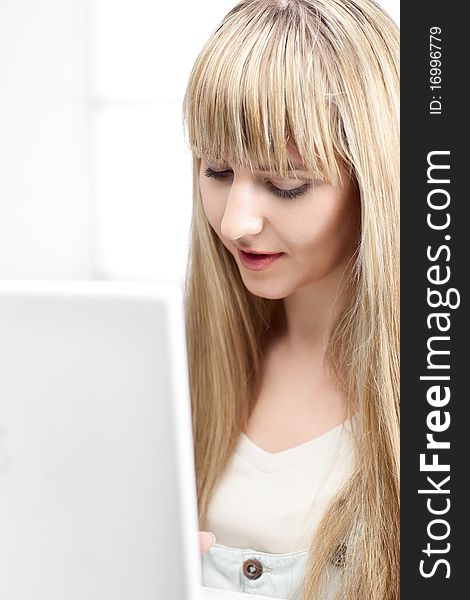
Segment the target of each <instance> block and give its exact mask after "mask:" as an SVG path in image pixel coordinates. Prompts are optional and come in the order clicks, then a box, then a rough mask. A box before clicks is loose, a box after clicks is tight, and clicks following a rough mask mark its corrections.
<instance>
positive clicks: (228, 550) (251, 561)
mask: <svg viewBox="0 0 470 600" xmlns="http://www.w3.org/2000/svg"><path fill="white" fill-rule="evenodd" d="M307 555H308V551H307V550H304V551H299V552H290V553H288V554H270V553H268V552H260V551H258V550H251V549H249V548H244V549H243V548H232V547H230V546H224V545H222V544H219V543H215V544H213V545H212V546H211V548H210V549H209V551H208V552H207V553H206V554H205V555H204V556H203V557H202V559H201V560H202V585H204V586H207V587H212V588H218V589H221V590H229V591H232V592H242V593H243V592H244V593H249V594H258V595H259V596H268V597H270V598H282V599H283V600H297V599H298V598H300V589H301V584H302V581H303V578H304V573H305V563H306V560H307Z"/></svg>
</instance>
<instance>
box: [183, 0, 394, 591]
mask: <svg viewBox="0 0 470 600" xmlns="http://www.w3.org/2000/svg"><path fill="white" fill-rule="evenodd" d="M398 55H399V50H398V31H397V28H396V26H395V24H394V23H393V22H392V21H391V19H390V17H389V16H388V15H387V14H386V13H385V12H384V11H383V10H382V9H381V8H380V7H379V6H378V5H377V4H376V3H375V2H373V1H372V0H244V1H242V2H240V3H239V4H237V5H236V6H235V7H234V8H233V9H232V10H231V11H230V12H229V13H228V14H227V15H226V17H225V18H224V19H223V21H222V23H221V24H220V26H219V27H218V28H217V29H216V31H215V32H214V33H213V34H212V36H211V37H210V39H209V41H208V42H207V44H206V45H205V47H204V48H203V50H202V52H201V53H200V55H199V57H198V58H197V60H196V63H195V65H194V68H193V70H192V73H191V77H190V80H189V84H188V88H187V92H186V96H185V100H184V114H185V118H186V122H187V126H188V134H189V145H190V147H191V149H192V151H193V159H194V160H193V168H194V206H193V219H192V231H191V249H190V256H189V263H188V273H187V280H186V315H187V338H188V352H189V362H190V387H191V401H192V410H193V429H194V443H195V460H196V476H197V489H198V503H199V516H200V527H201V529H204V525H205V521H206V518H207V511H208V506H209V503H210V500H211V497H212V494H213V491H214V487H215V485H216V483H217V482H218V480H219V478H220V476H221V474H222V473H223V471H224V469H225V467H226V466H227V463H228V461H229V460H230V458H231V456H232V453H233V451H234V449H235V446H236V444H237V441H238V439H239V435H240V432H242V431H243V430H244V429H245V427H246V424H247V420H248V417H249V415H250V412H251V410H252V408H253V405H254V402H255V400H256V394H257V391H258V389H259V384H260V365H261V361H262V341H263V336H264V335H265V334H266V332H267V331H269V328H270V323H271V317H272V314H273V310H274V307H275V304H276V301H273V300H268V299H263V298H259V297H256V296H254V295H252V294H251V293H250V292H248V290H247V289H246V288H245V286H244V284H243V282H242V280H241V277H240V274H239V272H238V268H237V266H236V263H235V260H234V259H233V257H232V255H231V254H230V253H229V252H228V251H227V250H226V248H225V247H224V246H223V244H222V242H221V241H220V240H219V238H218V237H217V235H216V234H215V232H214V231H213V230H212V228H211V227H210V225H209V223H208V221H207V218H206V216H205V214H204V211H203V208H202V203H201V197H200V190H199V184H198V175H199V168H200V159H201V157H202V156H205V157H208V158H213V159H225V160H226V159H227V158H228V157H230V160H231V161H233V162H234V163H236V164H240V165H249V166H250V167H251V168H262V167H264V166H265V165H266V164H268V165H269V168H270V169H271V170H272V171H273V172H278V173H280V174H281V175H284V174H285V173H286V171H287V169H288V168H289V156H288V152H287V144H288V142H289V143H294V145H295V148H296V149H297V151H298V153H299V154H300V157H301V159H302V162H303V163H304V164H305V165H307V167H308V169H309V170H310V171H311V172H312V173H313V174H315V176H316V177H319V178H323V179H325V180H328V181H332V182H336V181H338V180H339V179H340V166H343V167H346V168H347V170H348V171H349V173H350V174H351V175H352V176H353V177H354V179H355V181H356V183H357V187H358V189H359V194H360V200H361V227H360V239H359V241H358V247H357V252H356V254H355V262H354V266H353V268H352V269H351V273H350V276H349V280H348V285H350V286H351V292H352V293H351V294H350V296H349V297H350V300H349V303H348V305H347V306H346V308H345V310H344V311H343V312H342V313H341V315H340V316H339V318H338V319H337V321H336V323H335V327H334V329H333V331H332V333H331V336H330V338H329V342H328V347H327V359H328V364H329V365H330V366H331V368H332V369H334V372H335V374H336V378H337V381H338V385H340V386H341V387H342V388H343V390H344V391H345V393H346V394H347V397H348V405H349V414H352V413H356V414H357V419H355V420H354V423H355V430H354V434H355V443H356V454H357V456H356V462H357V471H356V472H355V474H354V475H353V477H352V478H351V479H350V481H349V482H348V483H347V484H346V486H345V488H344V489H343V490H341V492H340V493H339V494H338V495H337V496H336V497H335V498H334V499H333V500H332V501H331V503H330V505H329V507H328V510H327V511H326V514H325V515H324V517H323V519H322V521H321V523H320V525H319V527H318V529H317V531H316V532H315V534H314V537H313V539H312V541H311V544H310V549H309V556H308V561H307V566H306V572H305V579H304V581H303V590H302V598H304V599H319V598H321V597H323V596H322V593H323V590H324V588H325V586H326V585H327V584H328V578H329V576H330V574H331V570H332V569H333V570H334V569H336V570H340V571H338V572H339V573H340V574H341V576H340V584H339V588H338V591H337V596H336V597H337V598H348V599H351V600H359V599H360V600H368V599H370V600H382V599H384V600H385V599H387V600H392V599H393V600H396V599H397V598H398V597H399V579H398V571H399V562H398V561H399V277H398V273H399V122H398V118H399V111H398V97H399V93H398ZM338 549H340V550H341V552H342V553H343V554H344V556H340V557H339V559H338ZM341 552H340V554H341ZM335 564H336V565H342V566H333V565H335Z"/></svg>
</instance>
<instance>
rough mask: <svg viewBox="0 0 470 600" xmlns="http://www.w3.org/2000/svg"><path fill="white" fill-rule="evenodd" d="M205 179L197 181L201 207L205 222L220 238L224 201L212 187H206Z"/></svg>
mask: <svg viewBox="0 0 470 600" xmlns="http://www.w3.org/2000/svg"><path fill="white" fill-rule="evenodd" d="M206 179H207V178H206V177H201V178H200V179H199V189H200V192H201V199H202V207H203V209H204V212H205V214H206V217H207V220H208V221H209V223H210V224H211V226H212V227H213V229H214V230H215V231H216V233H217V235H219V236H220V225H221V223H222V219H223V216H224V206H225V204H224V201H223V198H221V197H220V194H219V193H217V192H215V191H214V189H213V186H211V185H207V182H206Z"/></svg>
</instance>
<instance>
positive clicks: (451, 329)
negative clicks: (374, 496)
mask: <svg viewBox="0 0 470 600" xmlns="http://www.w3.org/2000/svg"><path fill="white" fill-rule="evenodd" d="M465 8H466V6H465V3H458V2H442V1H441V2H437V1H436V0H427V1H426V2H422V3H418V2H402V3H401V69H402V70H401V112H402V121H401V169H402V171H401V173H402V182H401V232H402V234H401V294H402V303H401V369H402V375H401V417H402V429H401V452H402V475H401V482H402V509H401V515H402V519H401V590H402V591H401V598H402V600H408V599H413V600H416V599H417V598H425V599H426V600H433V599H434V598H436V599H438V598H439V599H443V598H444V599H445V600H451V599H452V600H453V599H454V598H455V599H457V598H466V597H470V595H469V592H468V577H469V576H470V566H469V565H470V563H469V557H470V547H469V545H468V543H467V539H468V532H469V527H468V521H469V519H470V515H469V511H468V510H467V506H470V495H469V494H470V492H468V491H467V483H468V482H470V468H469V464H468V463H469V462H470V429H469V422H468V406H469V404H470V395H469V393H468V391H467V390H466V386H465V384H464V377H465V374H466V373H468V372H470V352H469V350H468V348H467V340H468V335H469V328H468V303H467V298H468V279H469V276H470V275H469V272H470V251H469V242H470V227H469V223H467V221H466V216H467V215H468V214H469V211H468V206H469V204H470V190H469V186H468V183H467V181H468V179H469V176H470V164H469V165H467V162H468V159H469V157H470V152H469V147H470V139H469V129H470V128H469V124H468V114H469V108H468V107H469V100H468V99H467V93H466V92H465V90H466V89H468V81H469V69H468V60H469V54H470V53H469V51H468V47H467V43H468V41H469V38H470V35H469V29H468V21H467V20H466V18H465V16H464V9H465Z"/></svg>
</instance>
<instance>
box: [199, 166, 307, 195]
mask: <svg viewBox="0 0 470 600" xmlns="http://www.w3.org/2000/svg"><path fill="white" fill-rule="evenodd" d="M204 175H205V176H206V177H212V178H214V179H226V178H227V177H231V176H232V175H233V171H232V170H231V169H227V170H225V171H215V170H214V169H211V168H210V167H208V168H207V169H205V170H204ZM268 186H269V190H270V191H271V192H272V193H273V194H275V195H276V196H279V197H281V198H297V197H299V196H301V195H302V194H304V193H305V192H306V191H307V190H309V189H310V188H311V187H312V184H311V183H304V184H303V185H301V186H299V187H296V188H292V189H288V190H283V189H281V188H278V187H276V186H275V185H273V184H272V183H271V182H268Z"/></svg>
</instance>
